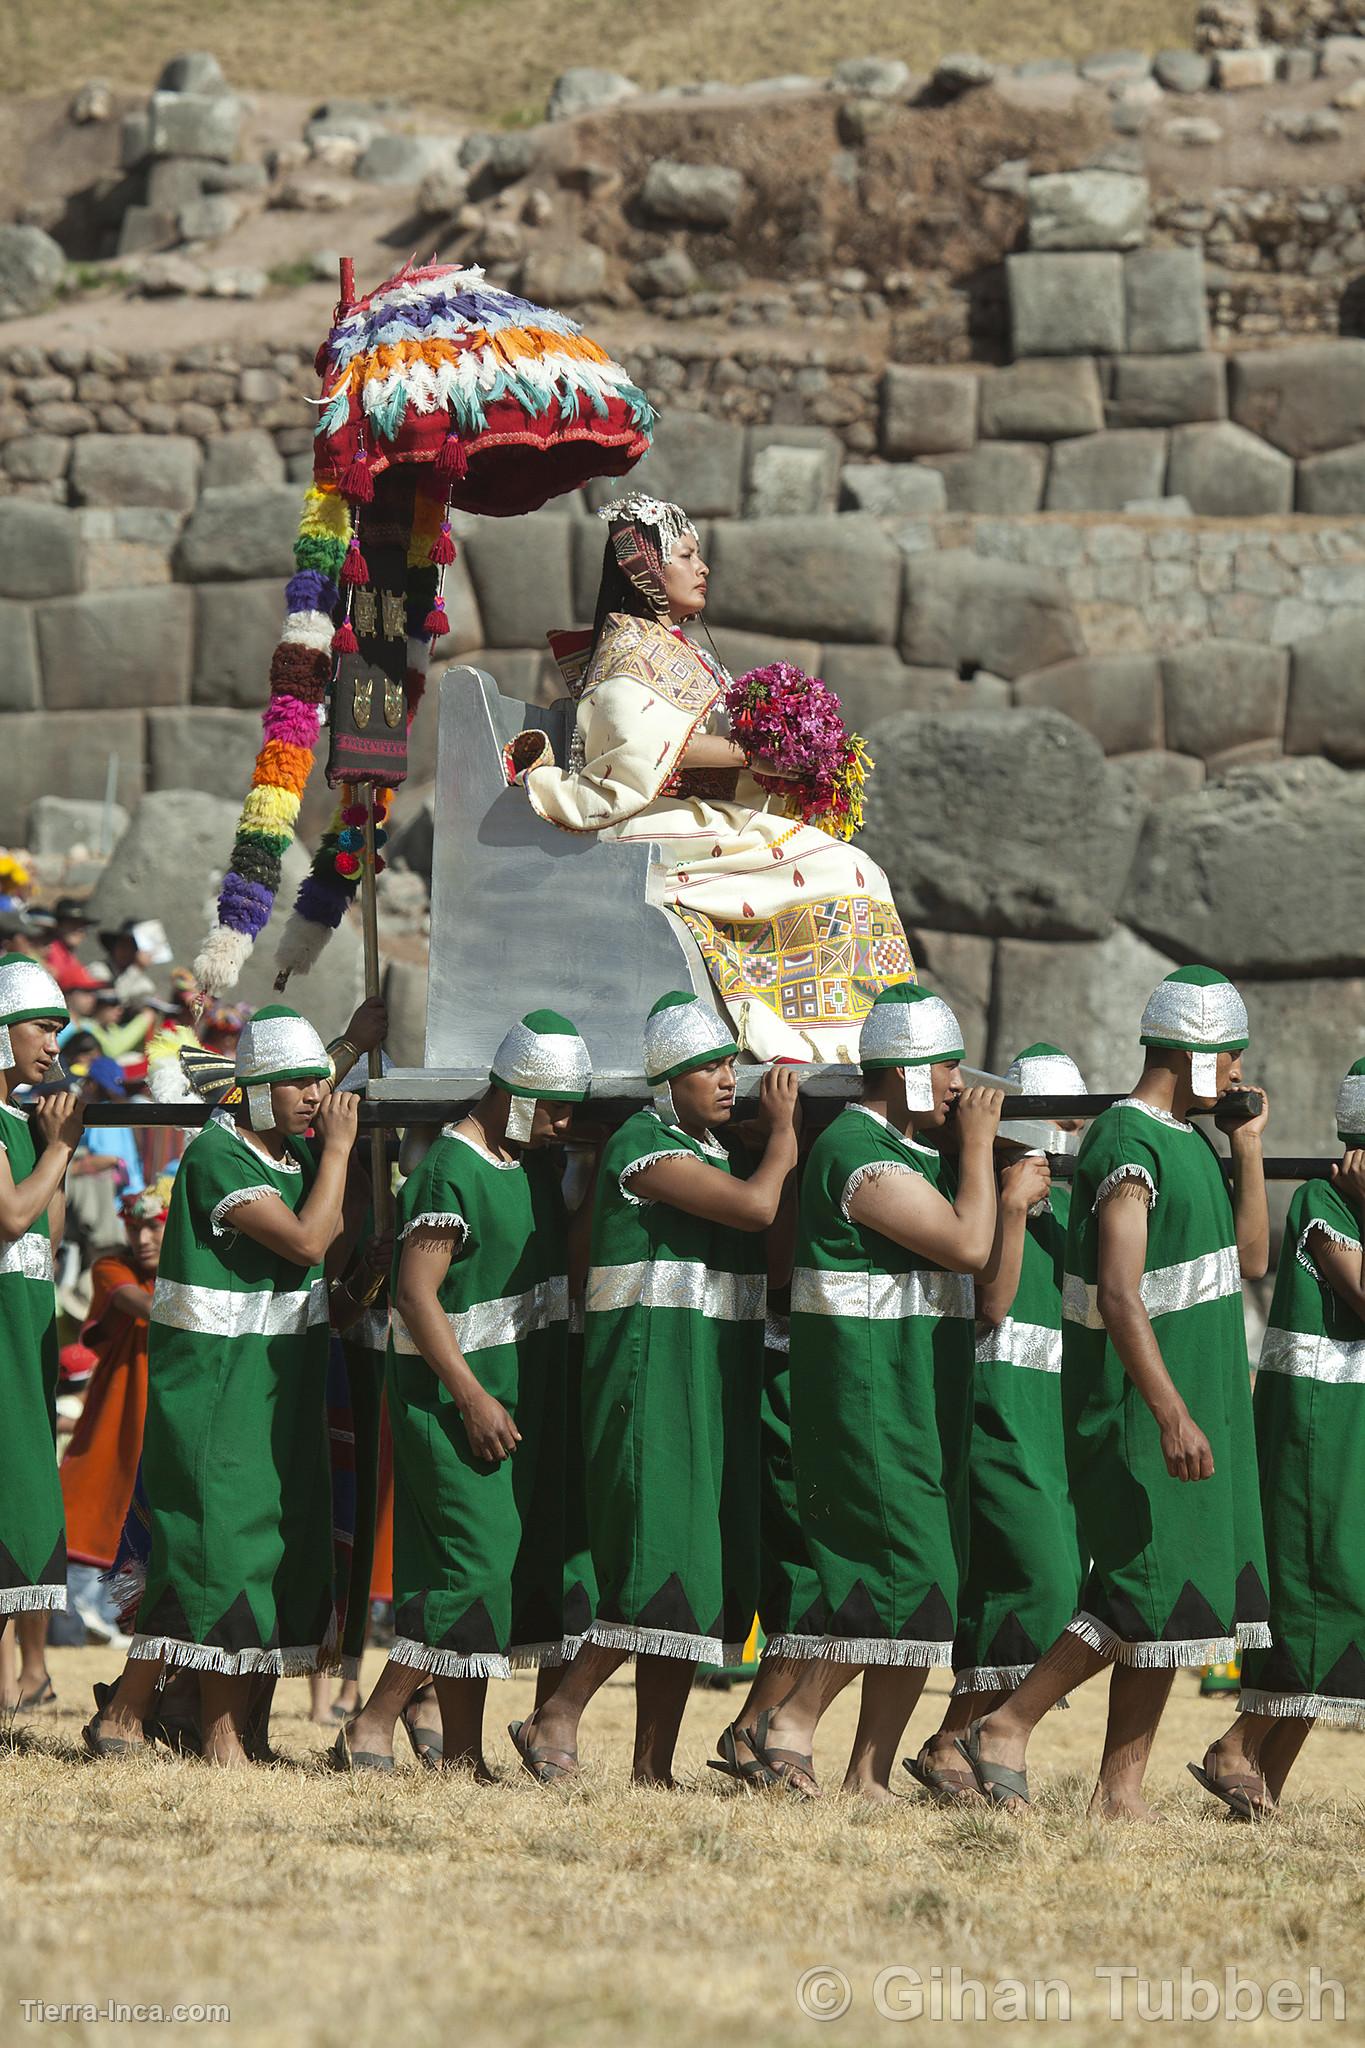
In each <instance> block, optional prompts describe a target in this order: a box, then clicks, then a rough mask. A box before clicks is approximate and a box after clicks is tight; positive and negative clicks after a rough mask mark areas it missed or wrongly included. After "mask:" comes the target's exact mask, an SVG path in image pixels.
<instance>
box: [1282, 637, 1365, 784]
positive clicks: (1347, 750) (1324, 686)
mask: <svg viewBox="0 0 1365 2048" xmlns="http://www.w3.org/2000/svg"><path fill="white" fill-rule="evenodd" d="M1284 744H1285V751H1286V753H1290V754H1330V755H1331V757H1332V759H1333V760H1334V761H1343V762H1345V763H1346V764H1347V766H1348V767H1352V768H1359V767H1365V613H1361V612H1348V613H1346V614H1345V615H1344V616H1343V617H1339V618H1337V619H1334V620H1333V622H1332V624H1331V625H1330V626H1329V627H1328V628H1327V630H1326V632H1325V633H1316V634H1314V636H1313V638H1312V639H1311V640H1300V641H1299V642H1298V644H1297V645H1296V646H1295V648H1294V650H1293V670H1292V676H1291V680H1290V685H1289V716H1288V719H1287V721H1286V725H1285V735H1284Z"/></svg>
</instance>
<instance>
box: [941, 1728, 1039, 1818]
mask: <svg viewBox="0 0 1365 2048" xmlns="http://www.w3.org/2000/svg"><path fill="white" fill-rule="evenodd" d="M953 1739H954V1741H955V1742H956V1743H957V1746H958V1748H959V1749H960V1750H961V1751H962V1754H963V1756H965V1757H966V1759H967V1761H968V1763H969V1764H970V1765H971V1767H972V1776H973V1777H974V1778H975V1779H976V1782H977V1785H978V1787H979V1788H980V1791H981V1793H982V1795H983V1797H984V1798H986V1799H988V1800H989V1801H990V1804H991V1805H992V1806H1009V1805H1010V1804H1011V1802H1012V1801H1014V1800H1016V1799H1017V1800H1018V1801H1019V1804H1020V1805H1021V1806H1029V1805H1031V1804H1032V1801H1031V1800H1030V1798H1029V1790H1028V1772H1027V1771H1015V1770H1011V1768H1010V1766H1009V1765H1008V1764H992V1763H988V1762H987V1761H986V1759H985V1757H983V1756H982V1754H981V1723H980V1722H979V1721H975V1722H973V1724H972V1726H971V1727H970V1728H969V1729H968V1730H967V1733H966V1737H965V1738H964V1737H963V1736H961V1735H958V1736H955V1737H954V1738H953Z"/></svg>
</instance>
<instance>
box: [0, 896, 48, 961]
mask: <svg viewBox="0 0 1365 2048" xmlns="http://www.w3.org/2000/svg"><path fill="white" fill-rule="evenodd" d="M46 938H47V933H46V930H45V929H44V926H43V924H42V922H41V920H40V919H38V918H36V917H34V916H33V914H32V913H31V912H30V911H27V910H25V909H24V907H23V905H22V904H14V905H12V906H11V908H9V909H8V910H3V911H0V952H5V953H9V954H14V953H17V954H19V956H20V957H21V959H24V960H36V961H37V962H38V963H39V965H40V966H41V965H42V961H43V953H44V948H45V943H46Z"/></svg>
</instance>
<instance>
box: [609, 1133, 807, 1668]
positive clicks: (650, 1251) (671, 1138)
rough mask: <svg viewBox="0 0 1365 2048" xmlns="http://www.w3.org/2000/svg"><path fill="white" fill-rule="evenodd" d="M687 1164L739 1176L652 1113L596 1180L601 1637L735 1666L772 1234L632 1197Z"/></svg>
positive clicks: (754, 1505) (753, 1583)
mask: <svg viewBox="0 0 1365 2048" xmlns="http://www.w3.org/2000/svg"><path fill="white" fill-rule="evenodd" d="M675 1155H681V1156H686V1157H691V1158H694V1159H701V1160H704V1161H705V1162H706V1163H707V1164H709V1165H711V1166H714V1167H716V1168H718V1169H719V1170H720V1171H721V1172H729V1171H730V1170H731V1168H730V1162H729V1159H728V1156H727V1155H726V1153H725V1152H724V1151H723V1150H722V1148H721V1147H720V1146H719V1145H718V1144H716V1143H715V1142H714V1141H712V1140H707V1141H705V1142H701V1141H698V1140H697V1139H695V1138H690V1137H688V1136H687V1135H686V1133H685V1132H683V1131H681V1130H679V1129H678V1127H677V1126H676V1125H674V1124H668V1123H664V1122H663V1121H662V1119H661V1118H660V1117H658V1116H657V1115H656V1114H655V1113H654V1111H653V1110H641V1111H640V1112H639V1113H638V1114H637V1115H635V1116H633V1117H631V1118H630V1119H629V1120H628V1121H627V1122H626V1123H624V1124H622V1126H621V1128H620V1129H619V1130H618V1131H617V1132H616V1133H615V1135H614V1136H613V1137H612V1139H611V1141H610V1143H609V1144H608V1146H607V1148H606V1151H605V1153H604V1155H603V1159H602V1167H601V1172H600V1175H599V1177H598V1184H597V1199H596V1206H595V1209H594V1212H593V1234H592V1260H591V1267H590V1270H589V1274H588V1296H587V1315H586V1319H585V1329H584V1340H583V1444H584V1451H585V1455H586V1460H587V1481H588V1516H589V1526H590V1530H591V1535H592V1554H593V1564H594V1567H595V1570H596V1575H597V1585H598V1598H597V1617H596V1619H595V1620H594V1622H593V1624H592V1627H591V1629H590V1630H589V1631H588V1640H589V1641H590V1642H595V1643H601V1644H603V1645H605V1646H607V1647H609V1648H614V1649H623V1650H629V1651H632V1652H634V1653H636V1654H639V1655H646V1656H657V1657H682V1658H687V1659H691V1660H695V1661H696V1662H697V1663H702V1664H727V1663H733V1662H735V1661H737V1659H738V1656H739V1654H740V1652H741V1651H742V1649H743V1645H744V1643H745V1641H746V1639H747V1637H748V1634H749V1630H750V1628H751V1627H752V1625H753V1618H754V1613H755V1609H756V1604H757V1599H758V1461H759V1450H758V1428H759V1420H758V1414H759V1390H760V1384H761V1380H762V1372H763V1317H764V1302H765V1297H766V1292H767V1285H766V1279H765V1274H764V1251H765V1241H764V1237H763V1233H762V1232H760V1231H741V1230H733V1229H730V1228H727V1227H726V1226H725V1225H723V1224H719V1223H708V1222H706V1221H705V1220H704V1219H703V1218H702V1217H699V1216H689V1215H687V1214H686V1213H685V1212H684V1211H683V1210H681V1209H674V1208H671V1207H670V1206H669V1205H668V1204H667V1203H666V1202H658V1201H651V1200H646V1199H645V1198H644V1197H641V1196H637V1195H634V1194H632V1193H631V1192H630V1181H631V1178H632V1176H633V1175H634V1174H636V1173H638V1172H640V1171H641V1170H642V1169H643V1168H644V1167H646V1166H650V1165H653V1164H654V1163H656V1162H657V1161H658V1160H660V1159H666V1158H671V1157H673V1156H675Z"/></svg>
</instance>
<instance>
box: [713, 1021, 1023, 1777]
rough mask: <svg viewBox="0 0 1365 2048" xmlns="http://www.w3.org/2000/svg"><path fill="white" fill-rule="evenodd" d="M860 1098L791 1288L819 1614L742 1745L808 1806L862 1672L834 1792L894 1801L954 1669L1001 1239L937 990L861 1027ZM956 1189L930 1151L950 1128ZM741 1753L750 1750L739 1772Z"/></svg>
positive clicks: (812, 1211)
mask: <svg viewBox="0 0 1365 2048" xmlns="http://www.w3.org/2000/svg"><path fill="white" fill-rule="evenodd" d="M860 1054H861V1061H862V1068H863V1075H864V1084H863V1096H862V1100H861V1101H860V1102H857V1103H853V1104H850V1106H849V1107H848V1108H847V1109H846V1110H844V1112H843V1113H842V1115H840V1116H838V1117H836V1118H835V1119H834V1122H833V1123H832V1124H831V1125H830V1126H829V1128H828V1129H827V1130H826V1131H824V1132H823V1133H822V1134H821V1136H820V1137H819V1138H818V1139H817V1140H816V1142H815V1144H814V1146H813V1147H812V1150H811V1155H810V1159H809V1161H808V1163H807V1166H806V1171H805V1177H804V1180H803V1183H802V1188H801V1218H800V1226H799V1233H798V1239H797V1250H796V1269H795V1272H794V1274H793V1277H792V1315H791V1404H792V1405H791V1434H792V1453H793V1461H794V1464H795V1470H796V1492H797V1499H798V1502H799V1504H800V1510H801V1526H802V1531H803V1533H804V1535H805V1539H806V1543H807V1547H808V1549H809V1552H810V1558H811V1562H812V1564H813V1566H814V1568H815V1573H816V1576H817V1579H818V1582H819V1597H818V1598H817V1599H816V1600H814V1601H813V1602H812V1603H811V1605H810V1606H808V1607H807V1609H806V1611H805V1612H804V1613H803V1614H801V1615H799V1616H797V1617H795V1619H794V1621H793V1625H792V1626H791V1628H790V1630H789V1632H788V1633H787V1634H785V1635H782V1636H778V1637H777V1638H775V1639H774V1640H772V1641H770V1642H769V1644H768V1646H767V1653H766V1654H767V1656H768V1657H769V1658H770V1659H774V1660H776V1659H779V1658H780V1659H782V1660H784V1662H786V1663H787V1664H788V1666H789V1668H792V1667H794V1676H795V1678H796V1683H795V1685H794V1686H793V1687H791V1688H790V1689H789V1690H788V1692H787V1694H786V1696H785V1697H784V1698H783V1699H782V1700H781V1701H780V1702H779V1704H778V1705H777V1706H776V1708H775V1709H773V1710H771V1711H769V1712H768V1713H767V1714H766V1715H760V1716H759V1718H758V1720H757V1721H756V1722H755V1724H754V1725H753V1727H751V1728H748V1729H745V1730H743V1731H736V1738H737V1741H738V1735H739V1734H740V1733H742V1734H743V1735H744V1738H745V1747H747V1748H748V1749H749V1750H750V1751H751V1752H752V1753H753V1754H754V1755H756V1756H757V1757H758V1759H759V1760H760V1761H761V1762H763V1763H765V1764H766V1765H767V1766H768V1768H769V1769H770V1770H772V1771H773V1772H775V1773H776V1774H777V1775H779V1776H781V1777H784V1778H786V1779H787V1781H788V1782H789V1783H790V1784H791V1786H792V1788H793V1789H794V1790H796V1791H799V1792H803V1793H806V1794H808V1795H809V1794H813V1793H814V1792H815V1790H816V1785H815V1779H814V1774H813V1770H812V1761H811V1749H812V1743H813V1738H814V1734H815V1729H816V1726H817V1724H818V1722H819V1719H820V1716H821V1714H822V1713H823V1712H824V1710H825V1708H826V1707H827V1706H828V1704H829V1702H830V1701H831V1700H832V1699H833V1698H834V1697H835V1695H836V1694H837V1693H838V1692H839V1691H841V1690H842V1688H843V1687H844V1686H846V1685H847V1684H849V1683H850V1681H851V1680H852V1679H853V1678H855V1677H856V1676H857V1675H858V1673H859V1671H861V1672H862V1673H863V1697H862V1710H861V1713H860V1716H859V1721H858V1730H857V1734H856V1735H855V1738H854V1744H853V1752H852V1755H851V1756H850V1758H849V1763H848V1769H847V1772H846V1774H845V1778H844V1785H845V1789H846V1790H848V1791H854V1792H858V1793H860V1794H862V1795H864V1796H865V1797H868V1798H871V1799H879V1800H885V1799H889V1798H890V1797H891V1796H892V1794H891V1790H890V1772H891V1767H892V1764H893V1763H894V1761H895V1752H896V1746H897V1744H898V1742H899V1741H900V1737H901V1735H902V1733H903V1731H904V1728H905V1724H906V1721H907V1720H908V1718H909V1716H910V1713H911V1711H912V1709H913V1707H914V1704H915V1701H916V1700H917V1698H918V1697H919V1693H920V1690H921V1688H922V1686H923V1684H924V1679H925V1674H926V1672H927V1671H928V1670H929V1669H930V1668H932V1667H934V1666H941V1667H943V1666H947V1665H948V1664H949V1663H950V1662H951V1657H952V1643H953V1631H954V1627H955V1623H956V1618H957V1600H958V1588H959V1585H960V1582H961V1575H962V1571H963V1568H964V1565H965V1562H966V1533H967V1532H966V1481H967V1460H968V1447H969V1443H970V1437H971V1400H972V1343H973V1290H972V1278H971V1276H972V1274H973V1272H974V1271H975V1270H976V1269H977V1268H978V1267H981V1266H984V1265H985V1263H986V1260H987V1258H988V1256H989V1254H990V1248H991V1244H992V1241H993V1238H994V1233H995V1214H996V1191H995V1172H994V1165H993V1161H992V1154H991V1146H992V1141H993V1139H994V1136H995V1131H996V1127H997V1125H998V1122H999V1116H1000V1107H1001V1103H1002V1101H1003V1097H1002V1095H1001V1093H1000V1091H999V1090H997V1089H966V1090H964V1088H963V1086H962V1078H961V1072H960V1066H961V1061H962V1057H963V1050H962V1030H961V1026H960V1025H959V1024H958V1021H957V1019H956V1017H955V1016H954V1015H953V1013H952V1011H951V1010H950V1009H949V1007H948V1005H947V1004H946V1003H945V1002H944V1001H943V999H942V997H940V996H936V995H934V994H933V993H932V992H931V991H930V990H929V989H926V988H925V987H923V986H922V985H921V986H913V985H910V984H904V983H902V984H899V985H897V986H895V987H892V988H888V989H883V990H882V992H881V993H880V994H879V995H878V997H877V999H876V1001H875V1002H874V1003H873V1006H872V1009H871V1011H870V1012H869V1015H868V1017H867V1020H866V1022H865V1023H864V1025H863V1030H862V1038H861V1043H860ZM950 1120H951V1121H952V1123H953V1124H954V1125H955V1127H956V1130H957V1133H958V1135H959V1140H960V1157H959V1163H958V1168H957V1176H956V1186H955V1187H954V1186H953V1185H952V1183H951V1182H950V1180H949V1177H948V1174H947V1172H946V1169H945V1163H944V1159H943V1156H942V1155H941V1154H940V1153H939V1152H938V1151H937V1150H936V1149H935V1148H934V1147H933V1146H931V1145H929V1144H926V1143H925V1142H924V1139H925V1137H927V1136H928V1135H930V1134H931V1133H936V1132H939V1131H941V1130H942V1129H943V1127H944V1125H945V1124H946V1123H948V1122H949V1121H950ZM742 1756H743V1751H742V1750H741V1757H742Z"/></svg>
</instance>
